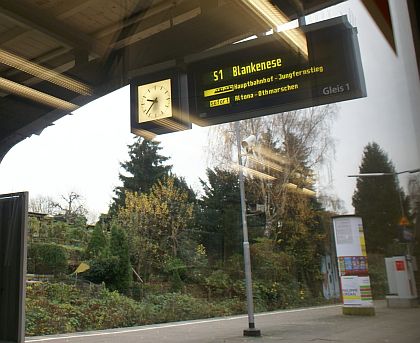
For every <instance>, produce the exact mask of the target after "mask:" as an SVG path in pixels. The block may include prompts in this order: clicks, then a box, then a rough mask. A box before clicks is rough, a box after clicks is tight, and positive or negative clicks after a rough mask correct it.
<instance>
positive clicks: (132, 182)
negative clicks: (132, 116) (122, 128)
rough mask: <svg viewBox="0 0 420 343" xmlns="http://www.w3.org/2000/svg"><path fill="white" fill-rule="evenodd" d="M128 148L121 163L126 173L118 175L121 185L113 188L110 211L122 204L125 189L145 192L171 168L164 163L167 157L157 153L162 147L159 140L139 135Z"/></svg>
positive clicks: (166, 174)
mask: <svg viewBox="0 0 420 343" xmlns="http://www.w3.org/2000/svg"><path fill="white" fill-rule="evenodd" d="M128 148H129V156H130V159H129V160H128V161H126V162H123V163H121V167H122V168H123V169H124V170H125V171H126V173H127V174H128V175H123V174H121V173H120V175H119V178H120V180H121V181H122V183H123V185H122V186H121V187H116V188H115V194H116V197H114V199H113V200H114V202H113V204H112V205H111V208H110V212H111V213H115V212H116V211H117V209H118V207H119V206H124V204H125V192H126V191H129V192H138V193H147V192H148V191H149V190H150V188H151V187H152V186H153V185H154V184H155V183H156V181H158V180H161V179H163V178H164V177H165V176H168V175H169V173H170V171H171V169H172V166H171V165H165V162H166V161H168V159H169V158H168V157H165V156H162V155H160V154H159V150H161V149H162V147H160V146H159V142H153V141H149V140H146V139H143V138H141V137H139V138H137V139H136V141H135V142H134V143H133V144H132V145H129V146H128Z"/></svg>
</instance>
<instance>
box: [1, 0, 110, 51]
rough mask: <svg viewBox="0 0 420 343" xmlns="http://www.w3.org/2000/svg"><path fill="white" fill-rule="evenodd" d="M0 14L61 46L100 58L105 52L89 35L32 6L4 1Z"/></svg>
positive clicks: (12, 0) (10, 0)
mask: <svg viewBox="0 0 420 343" xmlns="http://www.w3.org/2000/svg"><path fill="white" fill-rule="evenodd" d="M0 14H1V15H3V16H6V17H7V18H9V19H11V20H13V21H15V22H16V24H17V25H19V26H23V27H26V28H29V29H33V30H37V31H39V32H42V33H43V34H45V35H47V36H49V37H51V38H53V39H55V40H56V41H57V42H58V43H59V44H61V45H65V46H69V47H71V48H79V49H83V50H86V51H89V52H91V53H94V54H97V55H99V56H100V55H101V54H102V52H103V48H102V47H100V46H98V43H97V42H96V41H95V40H94V39H92V38H91V37H90V36H89V35H86V34H85V33H83V32H79V31H78V30H76V29H74V28H73V27H71V26H68V25H66V24H64V23H63V22H61V21H59V20H57V19H55V18H53V17H51V16H50V15H48V14H47V13H45V12H42V11H40V10H39V9H38V8H36V7H33V6H32V5H29V4H22V3H19V2H18V1H15V0H2V1H0Z"/></svg>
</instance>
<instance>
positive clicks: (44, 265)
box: [28, 243, 67, 275]
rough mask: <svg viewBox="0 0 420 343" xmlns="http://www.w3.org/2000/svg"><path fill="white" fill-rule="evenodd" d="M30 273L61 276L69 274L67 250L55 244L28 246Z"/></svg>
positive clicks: (33, 244)
mask: <svg viewBox="0 0 420 343" xmlns="http://www.w3.org/2000/svg"><path fill="white" fill-rule="evenodd" d="M28 272H29V273H35V274H53V275H59V274H62V273H66V272H67V253H66V250H65V249H64V248H63V247H62V246H60V245H57V244H55V243H31V244H29V245H28Z"/></svg>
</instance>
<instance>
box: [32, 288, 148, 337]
mask: <svg viewBox="0 0 420 343" xmlns="http://www.w3.org/2000/svg"><path fill="white" fill-rule="evenodd" d="M110 309H112V311H111V310H110ZM145 313H146V312H145V309H144V307H143V306H142V305H141V304H139V303H137V302H135V301H134V300H131V299H129V298H127V297H124V296H122V295H120V294H119V293H117V292H111V291H109V290H107V289H106V288H102V289H100V290H97V289H96V288H91V289H89V288H88V289H78V288H76V287H75V286H72V285H66V284H63V283H38V284H32V285H28V287H27V301H26V334H27V335H28V336H32V335H46V334H56V333H65V332H75V331H88V330H100V329H108V328H116V327H124V326H132V325H136V324H146V323H149V322H148V321H147V320H146V319H145Z"/></svg>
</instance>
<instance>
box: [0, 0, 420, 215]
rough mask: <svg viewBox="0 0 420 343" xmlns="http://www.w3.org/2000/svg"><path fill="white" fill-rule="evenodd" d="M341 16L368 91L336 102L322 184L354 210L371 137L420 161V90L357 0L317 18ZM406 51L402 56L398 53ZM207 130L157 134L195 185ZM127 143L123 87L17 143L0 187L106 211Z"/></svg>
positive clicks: (399, 164)
mask: <svg viewBox="0 0 420 343" xmlns="http://www.w3.org/2000/svg"><path fill="white" fill-rule="evenodd" d="M394 6H395V1H394ZM339 14H348V15H349V19H350V22H351V23H352V24H353V25H354V26H357V28H358V32H359V44H360V49H361V54H362V63H363V68H364V73H365V79H366V86H367V93H368V96H367V97H366V98H364V99H356V100H352V101H347V102H342V103H339V104H338V105H339V114H338V117H337V120H336V121H335V123H334V128H333V136H334V138H335V141H336V159H335V161H334V162H333V164H332V165H333V169H332V174H328V173H326V172H325V171H324V172H323V173H322V174H321V181H322V187H321V188H323V189H328V190H329V192H331V193H335V194H336V195H338V196H339V197H340V198H341V199H342V200H343V201H344V202H345V205H346V208H347V211H348V212H349V213H352V211H353V209H352V207H351V196H352V193H353V191H354V185H355V180H354V179H350V178H348V177H347V175H349V174H354V173H357V172H358V166H359V164H360V160H361V156H362V152H363V147H364V146H365V145H366V144H367V143H369V142H372V141H375V142H377V143H378V144H379V145H380V146H381V147H382V148H383V149H384V150H385V151H386V152H387V153H388V155H389V157H390V158H391V159H392V160H393V162H394V163H395V165H396V168H397V170H405V169H413V168H418V167H420V161H419V152H418V150H417V145H416V129H417V132H419V130H418V129H419V128H416V127H415V124H414V123H413V111H415V113H417V114H416V115H418V108H420V105H419V99H418V98H415V97H413V96H412V94H413V93H414V94H420V92H419V86H418V77H417V79H416V78H414V79H413V80H411V79H410V73H413V71H414V72H415V71H416V70H415V69H413V68H415V65H414V66H412V65H407V63H409V62H410V56H411V55H410V51H409V49H408V50H407V48H406V47H403V48H404V49H405V50H404V51H402V52H401V53H400V52H399V56H396V55H395V53H394V52H393V51H392V49H391V48H390V47H389V46H388V45H387V43H386V42H385V40H384V38H383V37H382V35H381V34H380V32H379V30H378V29H377V28H376V26H375V25H373V23H372V22H371V20H370V18H369V16H368V14H367V12H366V11H365V10H364V8H363V7H362V6H361V5H360V3H359V1H358V0H351V1H348V2H345V3H343V4H341V5H338V6H335V7H334V8H333V9H330V10H328V11H327V13H326V14H321V15H317V16H315V17H316V19H317V20H322V19H326V17H327V16H330V15H339ZM308 21H310V20H308ZM308 23H309V22H308ZM396 30H397V32H396V34H397V35H401V36H403V35H406V33H405V32H398V27H397V28H396ZM397 38H398V37H397ZM404 54H407V56H408V59H407V58H405V59H404ZM407 56H406V57H407ZM403 59H404V60H403ZM407 60H408V61H409V62H407ZM407 71H408V74H407ZM414 74H415V73H414ZM407 75H408V77H407ZM415 75H416V74H415ZM417 75H418V74H417ZM413 87H414V89H413ZM416 87H417V88H416ZM416 91H417V92H418V93H416ZM410 95H411V97H410ZM416 106H417V107H416ZM207 131H208V129H207V128H200V127H194V128H193V129H192V130H189V131H185V132H180V133H175V134H170V135H164V136H161V138H160V140H161V141H162V146H163V147H164V150H163V151H162V154H164V155H166V156H169V157H171V163H172V164H173V165H174V171H175V173H176V174H178V175H180V176H184V177H186V179H187V181H188V183H189V184H190V185H192V186H193V188H195V189H198V188H199V181H198V178H199V177H204V175H205V168H206V166H207V165H206V160H207V157H206V154H205V150H206V146H207V144H208V143H207V139H208V135H207ZM132 142H133V135H132V134H131V133H130V123H129V89H128V87H125V88H122V89H120V90H118V91H115V92H113V93H111V94H108V95H107V96H105V97H103V98H101V99H98V100H96V101H94V102H92V103H90V104H88V105H86V106H84V107H83V108H81V109H79V110H77V111H75V114H74V115H71V116H66V117H64V118H62V119H60V120H58V121H57V122H56V123H55V125H54V126H51V127H48V128H46V129H45V130H44V131H43V132H42V134H41V135H40V136H32V137H30V138H28V139H26V140H25V141H23V142H21V143H19V144H17V145H16V146H15V147H14V148H13V149H12V150H11V151H10V152H9V153H8V154H7V155H6V157H5V158H4V160H3V162H2V163H1V164H0V193H8V192H15V191H29V192H30V195H31V196H37V195H48V196H52V197H56V198H57V197H58V196H59V195H60V194H67V193H68V192H70V191H76V192H78V193H79V194H81V195H82V196H83V197H84V199H85V202H86V205H87V207H88V208H89V210H90V211H92V212H93V213H96V214H99V213H102V212H106V211H107V209H108V205H109V203H110V201H111V198H112V195H113V189H114V187H115V186H117V185H119V181H118V174H119V172H120V167H119V164H120V162H122V161H124V160H126V159H127V158H128V154H127V145H128V144H131V143H132ZM401 182H402V184H403V185H405V184H406V182H407V177H402V178H401Z"/></svg>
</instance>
